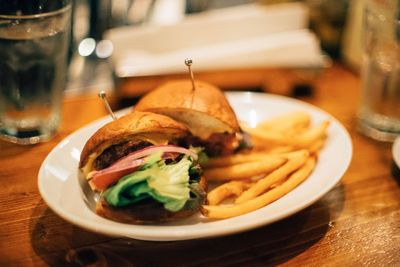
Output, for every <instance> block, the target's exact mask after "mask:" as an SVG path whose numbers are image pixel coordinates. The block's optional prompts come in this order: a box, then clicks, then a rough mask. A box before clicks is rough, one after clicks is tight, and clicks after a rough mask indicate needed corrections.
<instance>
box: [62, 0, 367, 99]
mask: <svg viewBox="0 0 400 267" xmlns="http://www.w3.org/2000/svg"><path fill="white" fill-rule="evenodd" d="M363 2H364V1H362V0H352V1H349V0H303V1H285V0H259V1H255V0H118V1H116V0H75V1H74V12H73V27H72V36H73V40H72V43H71V51H70V55H71V61H70V71H69V72H70V73H69V83H68V86H67V90H66V94H75V93H82V92H93V91H96V92H98V91H99V90H106V91H113V92H115V93H116V94H117V95H119V96H121V97H126V98H137V97H139V96H141V95H142V94H143V93H146V92H147V91H149V90H151V89H152V88H154V87H155V86H157V85H158V83H161V82H163V81H165V80H167V79H171V78H182V77H186V76H185V75H187V74H186V73H187V69H186V67H185V65H184V63H183V62H184V59H185V58H192V59H193V62H194V65H193V70H194V72H195V78H196V79H202V80H207V81H209V82H212V83H214V84H216V85H218V86H220V87H221V88H222V89H224V90H254V91H266V92H272V93H279V94H284V95H294V96H296V95H304V94H311V93H312V82H313V80H315V79H316V78H317V77H318V75H320V74H321V72H323V70H324V69H325V68H327V67H329V66H330V65H331V64H336V62H340V63H341V64H343V65H345V66H347V67H348V68H350V69H352V70H354V71H356V72H357V71H358V69H359V65H360V59H361V24H362V11H363V5H364V4H363ZM215 73H217V74H218V75H215ZM221 74H226V75H221ZM249 74H250V75H249ZM149 77H150V78H151V79H149ZM154 77H157V79H154ZM221 77H226V78H221ZM244 77H245V78H244ZM271 77H273V79H272V78H271Z"/></svg>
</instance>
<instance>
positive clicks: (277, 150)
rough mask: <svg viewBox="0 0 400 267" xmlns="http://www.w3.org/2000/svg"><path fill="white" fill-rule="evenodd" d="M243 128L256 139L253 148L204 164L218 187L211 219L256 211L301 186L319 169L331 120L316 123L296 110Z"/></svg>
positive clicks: (207, 211)
mask: <svg viewBox="0 0 400 267" xmlns="http://www.w3.org/2000/svg"><path fill="white" fill-rule="evenodd" d="M241 127H242V129H243V130H245V131H246V132H248V133H249V134H250V135H251V137H252V142H253V146H254V147H253V149H251V151H245V152H241V153H238V154H234V155H230V156H222V157H215V158H211V159H210V160H209V161H208V162H207V163H206V164H205V166H204V167H205V172H204V176H205V177H206V178H207V180H208V181H209V182H210V183H213V182H214V183H216V184H217V186H216V187H215V188H214V189H212V190H211V191H210V192H209V193H208V194H207V205H203V207H202V213H203V214H204V215H205V216H207V217H208V218H212V219H223V218H230V217H234V216H238V215H242V214H245V213H248V212H251V211H254V210H257V209H259V208H262V207H264V206H266V205H268V204H270V203H271V202H273V201H275V200H277V199H279V198H281V197H283V196H284V195H286V194H287V193H289V192H290V191H292V190H293V189H294V188H296V187H297V186H298V185H299V184H300V183H302V182H303V181H304V180H305V179H307V177H308V176H309V175H310V174H311V173H312V171H313V169H314V167H315V165H316V162H317V159H318V152H319V151H320V149H321V148H322V147H323V146H324V143H325V140H326V138H327V131H328V127H329V121H328V120H326V121H322V122H321V123H319V124H316V125H311V117H310V115H309V114H308V113H306V112H303V111H295V112H290V113H285V114H283V115H279V116H277V117H274V118H272V119H269V120H266V121H263V122H261V123H259V124H258V125H257V126H256V127H255V128H250V127H248V126H246V125H241Z"/></svg>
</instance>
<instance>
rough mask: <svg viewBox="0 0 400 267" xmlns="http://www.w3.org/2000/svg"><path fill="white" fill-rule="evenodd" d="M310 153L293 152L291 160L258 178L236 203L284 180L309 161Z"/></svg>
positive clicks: (244, 200)
mask: <svg viewBox="0 0 400 267" xmlns="http://www.w3.org/2000/svg"><path fill="white" fill-rule="evenodd" d="M308 156H309V153H308V151H307V150H300V151H297V152H293V153H291V155H290V156H289V161H288V162H286V163H285V164H284V165H282V166H281V167H279V168H278V169H276V170H275V171H273V172H271V173H270V174H268V175H267V176H265V177H264V178H262V179H260V180H258V181H257V182H256V183H255V184H254V185H253V186H251V187H250V188H249V189H247V190H246V191H244V192H243V194H241V195H240V196H239V197H238V198H237V199H236V201H235V203H243V202H246V201H248V200H250V199H253V198H255V197H257V196H258V195H260V194H262V193H264V192H265V191H267V190H268V189H269V188H270V187H271V186H272V185H274V184H277V183H279V182H280V181H282V180H284V179H285V178H286V177H287V176H288V175H289V174H291V173H292V172H294V171H295V170H297V169H298V168H300V167H301V166H302V165H304V163H305V162H306V161H307V158H308Z"/></svg>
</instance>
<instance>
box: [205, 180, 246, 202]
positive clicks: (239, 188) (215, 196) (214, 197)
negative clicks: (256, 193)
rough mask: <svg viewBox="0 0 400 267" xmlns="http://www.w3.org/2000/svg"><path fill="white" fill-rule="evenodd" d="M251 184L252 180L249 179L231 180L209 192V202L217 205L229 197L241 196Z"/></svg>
mask: <svg viewBox="0 0 400 267" xmlns="http://www.w3.org/2000/svg"><path fill="white" fill-rule="evenodd" d="M251 184H252V183H251V182H247V181H230V182H227V183H224V184H222V185H220V186H218V187H216V188H214V189H213V190H211V191H210V192H209V193H208V194H207V203H208V204H209V205H217V204H219V203H221V202H222V201H223V200H225V199H226V198H228V197H231V196H239V195H240V194H241V193H242V192H243V191H244V190H246V189H247V188H249V187H250V185H251Z"/></svg>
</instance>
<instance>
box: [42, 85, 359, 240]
mask: <svg viewBox="0 0 400 267" xmlns="http://www.w3.org/2000/svg"><path fill="white" fill-rule="evenodd" d="M225 93H226V95H227V97H228V100H229V98H230V97H235V96H240V95H243V96H250V97H253V96H256V97H260V96H261V97H266V98H276V99H280V100H283V101H285V102H287V101H288V102H294V103H297V104H299V105H302V106H307V107H308V108H311V109H313V110H315V111H316V112H318V113H320V114H321V115H324V116H327V117H329V119H330V120H331V121H332V122H335V124H336V126H338V128H339V129H340V132H341V134H344V137H345V139H344V140H345V143H346V146H347V151H348V153H347V155H346V157H345V155H343V157H342V158H343V162H344V164H343V165H342V166H341V169H340V170H338V175H337V176H338V177H336V178H335V179H332V181H330V183H329V184H328V185H327V186H325V187H324V188H323V190H320V191H318V192H317V193H316V194H313V195H312V196H311V197H310V198H308V200H307V201H302V202H301V203H300V205H296V207H295V208H291V209H290V210H289V212H288V211H287V210H286V211H281V212H280V213H279V214H275V216H273V219H270V220H256V221H254V222H250V223H247V224H245V225H243V224H239V225H237V226H236V227H233V228H232V227H226V228H222V230H221V229H219V230H218V232H208V233H206V234H204V231H200V230H201V229H197V230H196V229H191V233H190V234H188V233H187V232H185V231H182V232H173V234H172V235H171V234H164V235H161V236H160V232H159V231H154V233H151V232H150V233H146V234H144V235H143V234H140V233H137V232H136V233H133V234H132V232H131V233H130V234H127V233H122V232H123V231H122V232H121V231H117V230H116V229H115V228H116V227H117V226H118V227H119V226H125V227H126V226H132V225H129V224H123V223H118V222H113V221H112V223H113V227H110V226H108V227H96V228H92V227H90V225H88V224H87V222H86V219H85V218H81V217H80V216H78V215H77V214H72V213H69V212H67V211H65V210H63V209H62V208H61V207H59V206H58V205H57V203H53V202H52V201H51V199H48V197H49V196H48V195H47V194H46V192H45V185H44V184H43V182H44V180H43V178H41V177H43V175H44V168H45V166H46V164H48V161H49V160H50V159H51V157H52V156H53V154H54V153H56V152H57V150H58V149H59V148H60V146H62V144H63V142H66V140H70V139H71V138H72V137H74V136H75V135H77V134H79V133H81V132H85V131H87V129H89V128H91V127H93V125H96V124H98V123H100V122H103V121H104V123H106V122H107V117H108V116H104V117H102V118H99V119H97V120H94V121H92V122H90V123H89V124H87V125H85V126H83V127H81V128H79V129H77V130H76V131H74V132H72V133H71V134H69V135H68V136H67V137H65V138H64V139H63V140H62V141H60V142H59V143H58V144H57V145H56V146H55V147H54V148H53V149H52V150H51V151H50V153H49V154H48V155H47V156H46V158H45V160H44V161H43V163H42V165H41V167H40V169H39V173H38V188H39V192H40V195H41V196H42V198H43V200H44V201H45V202H46V204H47V205H48V206H49V208H50V209H51V210H53V211H54V212H55V213H56V214H57V215H59V216H60V217H61V218H63V219H64V220H66V221H68V222H70V223H72V224H74V225H77V226H79V227H81V228H83V229H86V230H88V231H91V232H96V233H100V234H104V235H108V236H118V237H128V238H135V239H141V240H151V241H177V240H189V239H199V238H208V237H217V236H223V235H228V234H234V233H238V232H242V231H245V230H251V229H255V228H258V227H260V226H263V225H268V224H271V223H273V222H276V221H279V220H281V219H283V218H286V217H289V216H291V215H293V214H295V213H297V212H299V211H300V210H303V209H305V208H306V207H308V206H310V205H312V204H313V203H315V202H316V201H317V200H319V199H320V198H321V197H322V196H324V195H325V194H326V193H327V192H328V191H330V190H331V189H332V188H333V187H334V186H335V185H336V184H337V183H338V182H339V181H340V180H341V179H342V177H343V175H344V174H345V172H346V170H347V169H348V167H349V165H350V163H351V159H352V155H353V144H352V140H351V136H350V134H349V133H348V131H347V130H346V128H345V127H344V126H343V125H342V123H341V122H340V121H338V120H337V119H336V118H335V117H333V116H332V115H331V114H329V113H328V112H326V111H324V110H322V109H321V108H319V107H316V106H314V105H312V104H309V103H307V102H303V101H300V100H298V99H293V98H289V97H285V96H280V95H272V94H266V93H257V92H225ZM232 106H234V104H232ZM128 109H129V108H127V109H123V110H121V111H119V112H118V113H124V112H126V110H128ZM109 120H111V119H109ZM85 208H87V207H86V206H85ZM259 210H261V209H259ZM246 215H247V214H244V215H241V216H246ZM97 216H98V215H97ZM239 217H240V216H239ZM103 219H104V218H103ZM104 220H107V219H104ZM225 220H226V219H225ZM225 220H217V221H216V222H224V221H225ZM107 221H109V220H107ZM133 226H137V227H139V228H142V226H143V225H133ZM193 226H194V225H193ZM145 227H146V228H149V229H151V228H154V227H156V228H159V227H166V226H163V225H145ZM168 227H169V228H170V227H181V226H179V225H174V226H168ZM132 228H135V227H132ZM201 228H203V227H201ZM153 230H154V229H153Z"/></svg>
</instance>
